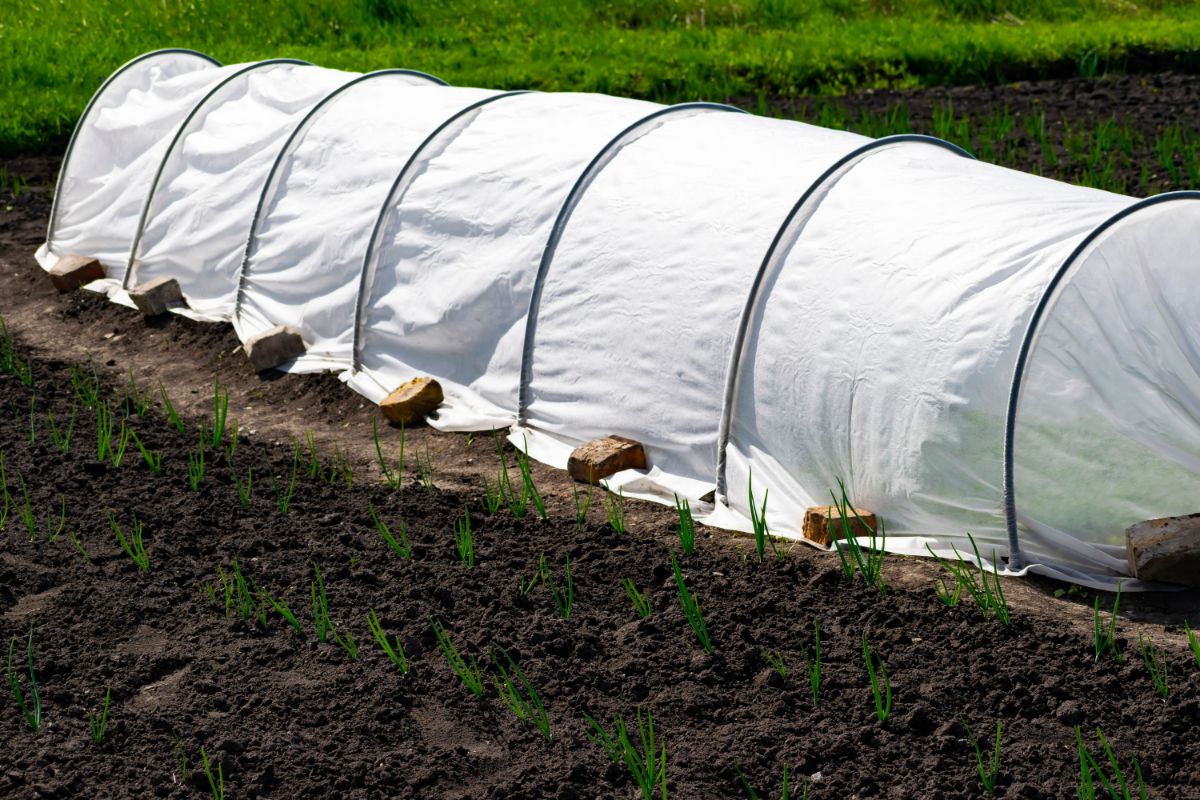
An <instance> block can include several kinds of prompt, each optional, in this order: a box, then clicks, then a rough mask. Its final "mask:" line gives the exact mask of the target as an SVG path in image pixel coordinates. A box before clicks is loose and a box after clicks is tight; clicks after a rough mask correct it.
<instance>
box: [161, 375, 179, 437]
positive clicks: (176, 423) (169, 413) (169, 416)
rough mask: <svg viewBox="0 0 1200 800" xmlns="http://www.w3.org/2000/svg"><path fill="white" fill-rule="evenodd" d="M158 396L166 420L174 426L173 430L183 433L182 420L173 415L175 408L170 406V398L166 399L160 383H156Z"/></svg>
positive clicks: (164, 388) (164, 389)
mask: <svg viewBox="0 0 1200 800" xmlns="http://www.w3.org/2000/svg"><path fill="white" fill-rule="evenodd" d="M158 396H159V397H161V398H162V404H163V411H165V412H166V414H167V420H168V421H170V423H171V424H172V425H174V426H175V430H177V431H179V432H180V433H183V431H184V427H183V420H182V419H180V418H179V415H178V414H177V413H175V406H174V405H172V404H171V398H169V397H167V390H166V387H164V386H163V385H162V381H159V382H158Z"/></svg>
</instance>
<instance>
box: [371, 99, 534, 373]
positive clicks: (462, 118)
mask: <svg viewBox="0 0 1200 800" xmlns="http://www.w3.org/2000/svg"><path fill="white" fill-rule="evenodd" d="M524 94H530V92H529V91H527V90H518V91H515V92H503V93H501V94H494V95H492V96H491V97H485V98H483V99H482V100H478V101H476V102H474V103H471V104H470V105H469V106H467V107H466V108H463V109H461V110H459V111H457V112H455V113H454V114H452V115H451V116H450V117H449V118H447V119H446V121H445V122H443V123H442V124H441V125H439V126H437V128H436V129H434V131H433V133H431V134H429V135H428V136H426V137H425V140H424V141H423V142H421V144H419V145H418V146H417V149H416V150H413V152H412V155H411V156H409V158H408V161H407V162H405V164H404V166H403V167H402V168H401V169H400V173H399V174H398V175H396V180H395V181H393V182H392V188H391V189H389V190H388V194H387V198H386V199H385V200H384V201H383V205H382V206H380V207H379V216H377V217H376V218H375V227H374V228H372V229H371V239H370V241H369V242H368V244H367V252H366V253H365V254H364V255H363V266H362V272H361V273H360V274H359V278H358V302H357V303H356V304H355V308H354V344H353V346H352V348H351V350H350V358H351V365H352V368H353V369H354V370H356V371H357V370H360V369H362V358H361V357H360V356H359V353H360V351H361V349H362V340H363V326H364V325H366V320H367V304H368V303H369V302H370V301H371V292H370V289H371V286H373V285H374V283H375V270H376V266H377V265H376V264H375V260H376V259H375V254H376V252H377V251H378V245H379V237H380V236H382V235H383V225H384V220H386V219H387V216H388V210H389V209H390V208H391V207H392V203H394V202H396V200H397V199H398V198H400V197H402V196H403V195H404V193H405V192H407V191H408V187H409V186H410V185H412V182H413V180H414V179H415V178H416V177H417V175H418V174H420V173H419V172H418V170H417V168H418V167H419V166H420V164H421V158H422V156H423V155H424V154H425V151H427V150H430V149H431V148H432V147H433V146H434V145H435V144H437V143H439V142H441V141H442V140H443V139H444V138H446V137H453V136H456V135H458V133H460V132H461V131H462V130H463V129H464V128H465V127H466V126H467V125H470V124H471V120H472V118H473V117H474V115H475V114H476V113H477V112H478V111H479V110H480V109H481V108H484V107H485V106H488V105H490V104H492V103H495V102H497V101H500V100H506V99H508V98H512V97H519V96H520V95H524Z"/></svg>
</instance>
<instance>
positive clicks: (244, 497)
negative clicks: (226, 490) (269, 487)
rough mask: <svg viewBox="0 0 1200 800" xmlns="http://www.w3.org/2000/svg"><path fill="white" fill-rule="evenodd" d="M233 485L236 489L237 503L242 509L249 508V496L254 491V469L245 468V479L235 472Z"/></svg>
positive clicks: (250, 467)
mask: <svg viewBox="0 0 1200 800" xmlns="http://www.w3.org/2000/svg"><path fill="white" fill-rule="evenodd" d="M233 485H234V488H236V489H237V495H238V502H239V503H241V504H242V508H249V507H250V496H251V494H252V493H253V491H254V467H252V466H249V467H246V479H245V480H242V477H241V476H240V475H238V474H237V473H236V472H235V473H234V474H233Z"/></svg>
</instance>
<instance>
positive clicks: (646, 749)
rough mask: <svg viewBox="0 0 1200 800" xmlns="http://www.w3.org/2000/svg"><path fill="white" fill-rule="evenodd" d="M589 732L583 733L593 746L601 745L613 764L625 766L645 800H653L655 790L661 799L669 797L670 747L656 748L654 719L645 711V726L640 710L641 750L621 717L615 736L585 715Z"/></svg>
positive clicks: (616, 722) (639, 709)
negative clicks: (668, 752) (668, 763)
mask: <svg viewBox="0 0 1200 800" xmlns="http://www.w3.org/2000/svg"><path fill="white" fill-rule="evenodd" d="M583 718H584V719H585V720H586V721H587V724H588V730H585V731H584V733H585V734H586V735H587V737H588V739H590V740H591V741H592V742H593V743H595V744H598V745H600V747H601V748H602V749H603V750H604V752H605V753H607V754H608V757H609V758H610V759H612V762H613V763H614V764H617V765H618V766H619V765H621V764H624V765H625V766H626V768H628V770H629V772H630V774H631V775H633V781H634V783H635V784H637V787H638V789H639V790H640V791H641V793H642V800H652V798H653V797H654V790H655V789H656V788H659V787H661V795H660V796H661V798H662V800H666V797H667V746H666V745H665V744H664V745H662V747H661V748H657V747H656V746H655V745H656V743H655V741H654V715H653V714H652V713H651V712H650V709H646V722H645V723H644V724H643V722H642V707H641V706H638V707H637V727H638V738H639V740H640V747H639V746H635V745H634V743H633V741H632V740H631V739H630V737H629V730H628V729H627V727H626V725H625V719H624V718H623V717H621V716H619V715H614V716H613V732H612V733H611V734H610V733H609V732H608V731H606V730H604V728H603V727H602V726H601V725H600V723H598V722H596V720H595V719H593V718H592V717H591V715H589V714H586V713H585V714H584V715H583Z"/></svg>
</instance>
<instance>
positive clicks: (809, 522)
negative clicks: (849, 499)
mask: <svg viewBox="0 0 1200 800" xmlns="http://www.w3.org/2000/svg"><path fill="white" fill-rule="evenodd" d="M856 512H857V514H858V516H857V517H856V516H855V513H856ZM847 513H848V514H849V517H850V519H849V520H848V522H849V525H850V535H851V536H853V537H855V538H856V539H860V540H862V539H867V538H869V537H870V536H871V534H872V532H874V531H877V530H879V522H878V521H877V520H876V519H875V515H874V514H872V513H871V512H870V511H867V510H866V509H865V508H857V507H856V508H853V509H847ZM801 533H802V534H803V536H804V538H805V539H808V540H809V541H810V542H816V543H817V544H819V545H821V546H823V547H828V546H829V545H830V544H832V543H833V540H834V539H841V538H843V536H844V535H845V530H844V528H843V526H842V515H841V513H840V512H839V511H838V507H837V506H813V507H812V508H810V509H807V510H806V511H805V512H804V527H803V529H802V530H801Z"/></svg>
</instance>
